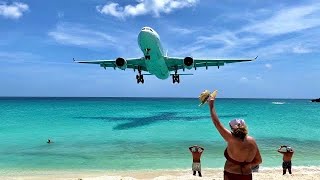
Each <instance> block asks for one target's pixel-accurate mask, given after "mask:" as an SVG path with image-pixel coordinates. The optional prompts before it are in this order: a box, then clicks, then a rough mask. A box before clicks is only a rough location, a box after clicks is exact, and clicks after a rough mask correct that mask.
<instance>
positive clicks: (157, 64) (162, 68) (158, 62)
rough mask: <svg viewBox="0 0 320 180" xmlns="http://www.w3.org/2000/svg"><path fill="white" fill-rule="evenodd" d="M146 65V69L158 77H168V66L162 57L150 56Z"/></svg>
mask: <svg viewBox="0 0 320 180" xmlns="http://www.w3.org/2000/svg"><path fill="white" fill-rule="evenodd" d="M153 57H154V56H153ZM146 66H147V69H148V71H149V72H150V73H151V74H154V75H155V76H156V77H157V78H159V79H167V78H168V77H169V71H168V67H167V64H166V63H165V61H164V59H163V58H159V59H156V58H152V56H151V59H150V60H149V61H146Z"/></svg>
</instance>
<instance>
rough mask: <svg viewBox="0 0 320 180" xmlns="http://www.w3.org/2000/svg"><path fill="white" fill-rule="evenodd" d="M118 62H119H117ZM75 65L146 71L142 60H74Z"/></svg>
mask: <svg viewBox="0 0 320 180" xmlns="http://www.w3.org/2000/svg"><path fill="white" fill-rule="evenodd" d="M118 60H119V61H118ZM73 61H74V62H76V63H85V64H99V65H100V67H103V68H105V69H106V68H107V67H112V68H114V69H116V67H119V68H120V69H122V70H125V69H133V70H136V69H138V68H140V69H141V70H142V71H147V68H146V64H145V60H144V59H143V58H129V59H124V58H117V59H116V60H90V61H87V60H75V59H73Z"/></svg>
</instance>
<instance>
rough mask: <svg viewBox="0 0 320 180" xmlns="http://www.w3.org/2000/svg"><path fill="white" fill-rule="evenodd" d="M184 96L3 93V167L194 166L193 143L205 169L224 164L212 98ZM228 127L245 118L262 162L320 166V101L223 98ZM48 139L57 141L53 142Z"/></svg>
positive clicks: (218, 105)
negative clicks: (287, 148)
mask: <svg viewBox="0 0 320 180" xmlns="http://www.w3.org/2000/svg"><path fill="white" fill-rule="evenodd" d="M198 104H199V101H198V99H183V98H0V169H2V170H4V169H7V170H11V169H12V170H17V169H18V170H49V169H50V170H86V169H89V170H128V169H132V170H140V169H185V168H190V165H191V161H192V159H191V154H190V153H189V151H188V147H189V146H190V145H194V144H197V145H201V146H203V147H204V148H205V151H204V154H203V156H202V167H203V168H222V167H223V165H224V161H225V159H224V156H223V150H224V148H225V147H226V143H225V142H224V141H223V139H222V137H221V136H220V135H219V134H218V132H217V130H216V129H215V127H214V126H213V124H212V122H211V118H210V116H209V108H208V107H207V105H205V106H202V107H198ZM216 108H217V113H218V115H219V117H220V120H221V121H222V122H223V124H224V125H226V126H227V124H228V121H229V120H231V119H234V118H243V119H245V120H246V122H247V124H248V127H249V134H250V135H251V136H253V137H255V139H256V140H257V143H258V146H259V148H260V151H261V154H262V158H263V164H262V165H261V166H262V167H278V166H281V162H282V157H281V155H280V154H278V153H277V152H276V150H277V148H278V147H279V146H280V145H283V144H287V145H291V146H292V147H293V148H294V149H295V154H294V157H293V165H294V166H320V159H319V157H320V151H319V149H320V104H319V103H311V102H310V101H309V100H307V99H305V100H301V99H300V100H294V99H217V101H216ZM47 139H51V140H52V141H53V142H54V143H52V144H47V143H46V142H47Z"/></svg>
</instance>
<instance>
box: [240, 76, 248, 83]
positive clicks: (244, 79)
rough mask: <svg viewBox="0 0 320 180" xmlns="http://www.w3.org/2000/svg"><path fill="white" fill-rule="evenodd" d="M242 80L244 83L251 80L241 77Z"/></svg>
mask: <svg viewBox="0 0 320 180" xmlns="http://www.w3.org/2000/svg"><path fill="white" fill-rule="evenodd" d="M240 82H242V83H247V82H249V80H248V78H247V77H241V78H240Z"/></svg>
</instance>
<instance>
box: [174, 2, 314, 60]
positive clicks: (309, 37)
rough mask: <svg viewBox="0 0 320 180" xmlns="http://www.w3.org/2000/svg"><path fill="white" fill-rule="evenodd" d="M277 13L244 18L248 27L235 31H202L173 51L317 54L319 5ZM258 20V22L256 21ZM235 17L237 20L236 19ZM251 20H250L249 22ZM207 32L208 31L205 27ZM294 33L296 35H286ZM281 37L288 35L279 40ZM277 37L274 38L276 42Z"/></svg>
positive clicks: (201, 53)
mask: <svg viewBox="0 0 320 180" xmlns="http://www.w3.org/2000/svg"><path fill="white" fill-rule="evenodd" d="M283 9H285V10H279V11H271V10H270V11H269V10H268V11H261V10H257V11H254V12H252V14H254V16H250V15H246V16H245V17H242V16H241V17H242V18H244V19H245V20H246V21H247V22H248V24H247V25H245V26H243V27H239V28H235V30H228V29H225V30H219V31H215V30H214V29H213V30H212V31H211V34H209V33H208V32H203V31H202V32H201V31H200V33H201V34H206V35H200V36H198V37H196V38H195V39H193V40H192V39H191V42H190V43H186V45H185V46H184V47H181V48H180V49H178V50H177V51H176V52H177V53H178V55H180V54H184V53H185V52H190V53H192V54H193V55H194V56H205V57H208V56H219V57H221V56H237V57H238V56H249V57H251V56H252V57H254V56H257V55H259V56H260V57H268V58H270V57H271V56H275V55H279V54H290V53H294V54H302V53H311V52H315V51H320V47H319V46H317V44H318V42H319V41H320V36H318V35H317V34H319V33H320V29H319V27H320V18H319V16H320V4H319V3H314V4H309V5H303V6H294V7H285V8H283ZM256 17H259V19H260V20H259V21H257V20H255V18H256ZM238 18H240V17H239V16H238ZM250 18H251V19H250ZM205 29H208V28H205ZM292 32H295V33H296V35H295V36H292V35H288V34H289V33H292ZM281 35H288V36H287V37H285V38H282V36H281ZM275 38H276V39H275Z"/></svg>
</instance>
